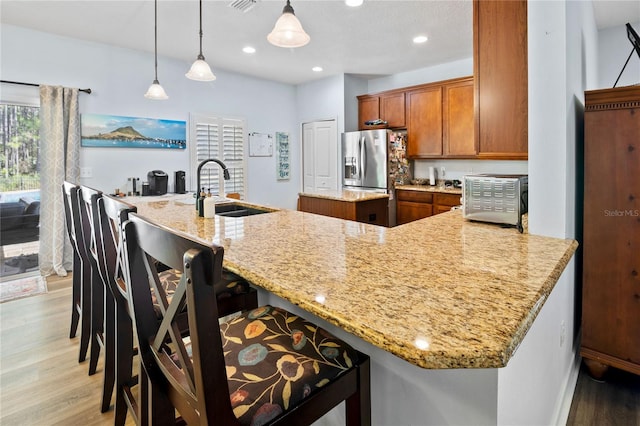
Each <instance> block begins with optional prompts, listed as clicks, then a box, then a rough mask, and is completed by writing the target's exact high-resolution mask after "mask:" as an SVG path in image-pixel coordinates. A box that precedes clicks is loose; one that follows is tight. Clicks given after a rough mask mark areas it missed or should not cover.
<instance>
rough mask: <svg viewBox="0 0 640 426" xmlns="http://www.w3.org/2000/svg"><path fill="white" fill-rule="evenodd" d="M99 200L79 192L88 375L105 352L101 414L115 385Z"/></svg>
mask: <svg viewBox="0 0 640 426" xmlns="http://www.w3.org/2000/svg"><path fill="white" fill-rule="evenodd" d="M100 198H102V192H101V191H98V190H96V189H93V188H89V187H87V186H84V185H81V186H80V191H79V200H78V201H79V205H80V219H81V220H80V222H81V226H82V238H79V241H83V242H84V248H85V254H86V257H87V259H88V261H89V264H90V265H91V354H90V357H89V375H92V374H95V372H96V369H97V366H98V359H99V357H100V352H101V350H104V368H103V385H102V401H101V404H100V411H101V412H103V413H104V412H106V411H108V410H109V407H110V406H111V395H112V393H113V386H114V383H115V362H116V360H115V349H114V348H115V330H114V325H115V323H114V318H115V312H114V310H115V302H114V301H113V296H112V294H111V290H109V289H108V288H107V286H106V285H105V282H104V279H103V277H102V274H101V272H100V268H99V260H98V253H97V252H98V247H97V239H96V231H97V229H98V228H97V226H96V224H95V223H94V218H95V214H94V205H95V204H97V200H99V199H100Z"/></svg>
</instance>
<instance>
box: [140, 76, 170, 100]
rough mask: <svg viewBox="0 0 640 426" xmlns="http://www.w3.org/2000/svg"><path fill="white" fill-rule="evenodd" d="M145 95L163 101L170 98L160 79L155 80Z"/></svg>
mask: <svg viewBox="0 0 640 426" xmlns="http://www.w3.org/2000/svg"><path fill="white" fill-rule="evenodd" d="M144 97H145V98H147V99H155V100H157V101H162V100H165V99H169V96H167V94H166V93H165V91H164V89H163V88H162V86H160V82H159V81H158V80H153V83H152V84H151V86H149V89H148V90H147V93H145V94H144Z"/></svg>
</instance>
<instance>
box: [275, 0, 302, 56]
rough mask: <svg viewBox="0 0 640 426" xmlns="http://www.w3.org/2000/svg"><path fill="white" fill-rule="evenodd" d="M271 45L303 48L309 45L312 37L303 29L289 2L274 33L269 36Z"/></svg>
mask: <svg viewBox="0 0 640 426" xmlns="http://www.w3.org/2000/svg"><path fill="white" fill-rule="evenodd" d="M267 40H269V43H271V44H273V45H274V46H278V47H302V46H304V45H305V44H307V43H309V40H311V37H309V34H307V33H306V32H305V31H304V29H303V28H302V24H300V21H299V20H298V18H296V15H295V14H294V13H293V8H292V7H291V4H290V3H289V0H287V5H286V6H285V7H284V9H283V11H282V15H281V16H280V18H278V20H277V21H276V25H275V26H274V27H273V31H271V32H270V33H269V35H268V36H267Z"/></svg>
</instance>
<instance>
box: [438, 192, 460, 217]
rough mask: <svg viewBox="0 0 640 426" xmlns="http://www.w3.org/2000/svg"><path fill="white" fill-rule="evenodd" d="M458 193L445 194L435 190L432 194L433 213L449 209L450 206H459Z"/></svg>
mask: <svg viewBox="0 0 640 426" xmlns="http://www.w3.org/2000/svg"><path fill="white" fill-rule="evenodd" d="M461 196H462V195H460V194H446V193H442V192H436V193H435V194H433V214H440V213H445V212H448V211H451V207H455V206H459V205H460V204H461V203H460V197H461Z"/></svg>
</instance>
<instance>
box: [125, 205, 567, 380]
mask: <svg viewBox="0 0 640 426" xmlns="http://www.w3.org/2000/svg"><path fill="white" fill-rule="evenodd" d="M136 204H137V206H138V212H139V213H140V214H141V215H143V216H145V217H147V218H149V219H151V220H153V221H156V222H158V223H160V224H163V225H165V226H168V227H171V228H173V229H176V230H178V231H181V232H184V233H187V234H189V235H192V236H194V237H197V238H200V239H202V240H204V241H206V242H214V243H216V244H219V245H222V246H223V247H224V249H225V256H224V265H225V267H227V268H229V269H230V270H232V271H233V272H236V273H238V274H240V275H242V276H243V277H245V278H246V279H248V280H249V281H251V282H253V283H254V284H255V285H257V286H260V287H262V288H264V289H265V290H267V291H269V292H272V293H274V294H276V295H277V296H280V297H282V298H284V299H286V300H288V301H289V302H291V303H293V304H295V305H298V306H300V307H301V308H302V309H304V310H306V311H308V312H311V313H312V314H314V315H316V316H318V317H320V318H323V319H325V320H327V321H328V322H330V323H332V324H334V325H336V326H338V327H340V328H342V329H344V330H345V331H347V332H349V333H351V334H353V335H356V336H358V337H360V338H362V339H363V340H365V341H367V342H369V343H371V344H373V345H375V346H377V347H379V348H381V349H383V350H385V351H388V352H390V353H392V354H394V355H396V356H398V357H400V358H402V359H404V360H406V361H408V362H410V363H412V364H414V365H416V366H419V367H423V368H499V367H504V366H505V365H506V364H507V362H508V361H509V359H510V358H511V356H512V355H513V353H514V351H515V349H516V348H517V347H518V345H519V344H520V342H521V341H522V339H523V338H524V336H525V334H526V332H527V330H528V329H529V328H530V327H531V325H532V323H533V321H534V320H535V318H536V315H537V314H538V312H539V311H540V309H541V308H542V305H543V304H544V302H545V300H546V299H547V297H548V296H549V294H550V293H551V290H552V289H553V287H554V285H555V283H556V282H557V280H558V278H559V277H560V274H561V273H562V271H563V270H564V268H565V266H566V265H567V263H568V262H569V260H570V258H571V256H572V255H573V253H574V251H575V249H576V247H577V243H576V242H575V241H573V240H562V239H556V238H549V237H542V236H533V235H527V234H520V233H518V231H517V230H516V229H515V228H502V227H500V226H497V225H492V224H479V223H473V222H468V221H465V220H464V219H462V216H461V213H460V211H452V212H448V213H443V214H439V215H436V216H432V217H429V218H425V219H421V220H418V221H415V222H411V223H408V224H405V225H401V226H398V227H395V228H384V227H379V226H375V225H369V224H363V223H359V222H353V221H347V220H341V219H336V218H331V217H325V216H320V215H316V214H310V213H303V212H298V211H291V210H279V211H275V212H272V213H267V214H261V215H255V216H249V217H244V218H227V217H221V216H216V217H215V218H214V219H204V218H200V217H197V214H196V212H195V209H194V208H193V205H186V204H183V203H180V202H177V201H175V200H166V201H157V202H146V201H145V200H142V201H141V202H139V203H136Z"/></svg>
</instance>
